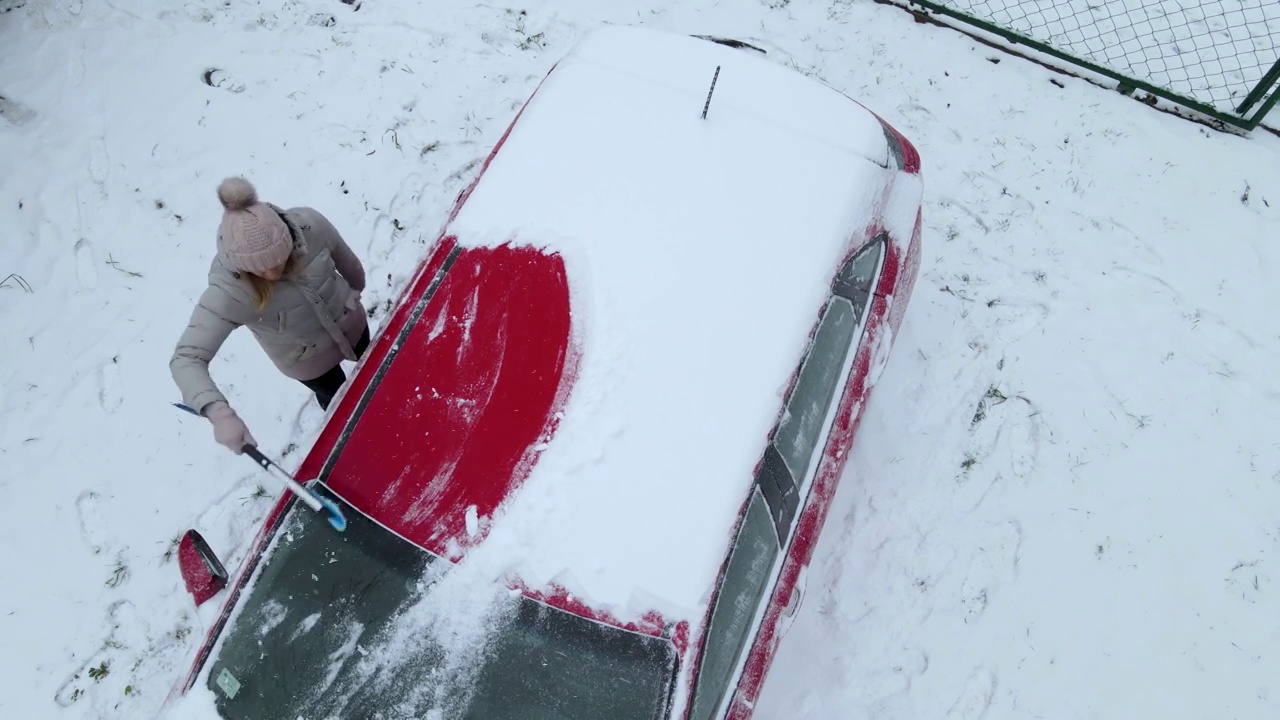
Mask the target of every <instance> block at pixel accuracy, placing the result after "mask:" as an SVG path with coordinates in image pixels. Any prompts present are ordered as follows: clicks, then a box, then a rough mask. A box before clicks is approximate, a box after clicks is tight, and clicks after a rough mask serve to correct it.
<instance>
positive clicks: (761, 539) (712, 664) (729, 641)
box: [689, 489, 778, 720]
mask: <svg viewBox="0 0 1280 720" xmlns="http://www.w3.org/2000/svg"><path fill="white" fill-rule="evenodd" d="M777 557H778V536H777V535H776V534H775V532H774V524H773V519H772V518H771V517H770V515H769V509H768V507H767V506H766V505H765V501H764V497H763V496H762V495H761V494H760V491H759V489H756V490H755V491H753V492H752V494H751V502H750V503H749V504H748V506H747V512H746V514H745V515H744V516H743V519H742V525H741V527H740V528H739V531H738V537H737V540H736V542H735V543H734V546H733V552H732V553H731V554H730V555H729V565H728V567H726V568H725V573H724V581H723V583H722V584H721V585H720V593H719V595H718V596H717V597H716V601H715V609H714V610H712V613H711V625H710V626H709V627H708V628H707V634H706V642H705V645H704V646H703V652H702V664H701V666H700V669H699V671H698V685H697V688H696V689H695V690H694V695H693V714H692V715H690V716H689V717H690V720H708V719H709V718H711V717H713V716H714V715H715V712H716V710H718V709H719V707H720V703H721V701H722V700H723V699H724V694H725V691H726V690H727V689H728V686H729V681H730V680H732V679H733V675H734V672H735V671H736V670H737V668H738V661H739V659H740V657H741V655H742V650H743V647H744V646H745V645H746V642H747V637H748V636H749V635H750V634H751V627H752V624H753V623H754V621H755V616H756V610H757V608H758V607H759V605H760V598H761V596H762V595H763V594H764V590H765V586H766V585H768V583H769V576H770V575H771V574H772V572H773V563H774V560H776V559H777Z"/></svg>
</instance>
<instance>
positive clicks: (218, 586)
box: [178, 530, 228, 607]
mask: <svg viewBox="0 0 1280 720" xmlns="http://www.w3.org/2000/svg"><path fill="white" fill-rule="evenodd" d="M178 567H179V568H180V569H181V570H182V582H183V583H185V584H186V586H187V592H189V593H191V597H192V598H194V599H195V601H196V607H200V606H201V605H202V604H204V602H205V601H206V600H208V599H209V598H211V597H213V596H214V595H217V594H218V591H220V590H222V588H224V587H226V586H227V579H228V578H227V569H226V568H225V567H223V566H222V562H221V561H219V560H218V556H217V555H215V554H214V552H213V549H212V548H210V547H209V543H207V542H205V541H204V538H203V537H200V533H198V532H196V531H195V530H188V531H187V532H186V534H185V535H183V536H182V541H181V542H179V543H178Z"/></svg>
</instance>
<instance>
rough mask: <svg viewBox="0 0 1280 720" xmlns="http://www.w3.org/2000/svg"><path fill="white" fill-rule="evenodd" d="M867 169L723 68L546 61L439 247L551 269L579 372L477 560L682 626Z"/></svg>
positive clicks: (613, 53)
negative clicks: (465, 248)
mask: <svg viewBox="0 0 1280 720" xmlns="http://www.w3.org/2000/svg"><path fill="white" fill-rule="evenodd" d="M717 66H719V67H720V75H719V78H718V80H717V84H716V90H715V94H714V97H713V99H712V103H711V108H710V111H709V113H708V117H707V119H706V120H703V119H701V118H700V115H701V111H702V108H703V105H704V102H705V98H706V94H707V90H708V88H709V87H710V79H711V75H712V73H713V72H714V70H715V68H716V67H717ZM701 70H705V72H699V71H701ZM581 102H587V103H589V105H590V107H582V108H581V109H580V110H579V109H578V108H577V106H576V105H575V103H581ZM620 138H625V140H624V141H619V140H618V139H620ZM886 157H887V146H886V144H885V139H884V133H883V131H882V130H881V128H880V125H879V123H878V122H877V121H876V120H875V118H874V117H873V116H872V115H870V113H867V112H866V111H865V110H863V109H862V108H860V107H858V106H857V105H855V104H854V103H852V102H850V101H849V100H847V99H846V98H843V97H840V96H839V95H838V94H836V93H834V92H833V91H831V90H829V89H826V88H823V87H821V86H819V85H817V84H816V83H814V82H813V81H811V80H808V79H806V78H804V77H802V76H800V75H798V74H796V73H791V72H788V71H785V70H784V69H782V68H779V67H777V66H776V65H774V64H771V63H769V62H768V61H765V60H760V59H758V58H756V57H753V56H752V55H749V54H746V53H743V52H740V51H735V50H730V49H727V48H724V47H722V46H719V45H714V44H711V43H707V42H705V41H701V40H695V39H690V38H683V37H678V36H677V37H672V36H666V35H654V34H651V33H644V32H638V31H627V30H620V29H618V30H614V31H612V32H605V33H601V34H600V35H599V36H598V37H597V39H596V40H595V41H594V42H587V43H584V46H583V47H581V48H580V49H579V50H577V51H575V53H574V54H572V55H571V56H570V57H569V58H567V59H565V60H563V61H561V62H560V63H559V64H558V66H557V68H556V70H555V72H554V73H553V74H552V75H551V76H550V78H548V79H547V80H546V81H545V82H544V83H543V84H542V86H541V87H540V88H539V90H538V92H537V94H536V95H535V97H534V99H533V100H532V101H531V102H530V103H529V105H528V106H527V107H526V108H525V110H524V112H523V114H522V116H521V118H520V120H519V122H518V123H517V125H516V126H515V128H514V129H513V130H512V132H511V135H510V137H509V139H508V140H507V142H506V144H505V145H504V146H503V147H502V149H501V151H500V152H499V153H498V155H497V156H496V158H495V159H494V161H493V163H492V164H491V165H490V167H489V168H488V170H487V171H486V173H485V174H484V175H483V176H482V177H481V180H480V183H479V185H478V186H477V187H476V189H475V191H474V193H473V194H472V195H471V196H470V198H469V199H468V201H467V204H466V205H465V206H464V208H463V210H462V212H461V213H460V214H459V215H458V217H457V219H456V221H455V222H454V223H453V225H452V226H451V227H450V233H451V234H455V235H456V236H457V237H458V239H459V241H460V242H462V243H464V244H469V243H470V244H478V243H492V242H497V241H502V240H507V239H514V241H515V242H518V243H529V244H533V245H537V246H540V247H543V248H545V250H546V251H547V252H558V253H560V254H562V256H563V257H564V260H565V266H566V271H567V273H568V277H569V283H570V286H571V293H572V295H571V303H572V309H573V313H574V323H575V327H574V333H575V338H576V340H577V341H578V343H579V344H580V349H581V358H580V365H579V370H578V377H577V378H576V380H575V383H574V386H573V390H572V393H571V395H570V397H569V400H568V403H567V405H566V407H565V408H564V419H563V420H562V421H561V422H560V424H559V427H558V428H557V431H556V434H555V436H554V437H553V438H552V440H551V441H550V443H549V444H548V446H547V448H546V450H545V452H544V453H543V454H542V456H541V457H540V459H539V461H538V463H537V465H535V466H534V468H533V471H532V474H531V476H530V477H529V479H528V480H527V481H526V483H525V485H524V487H523V488H522V489H521V490H519V491H517V493H516V494H515V496H514V498H513V499H512V500H510V501H509V503H508V505H507V507H506V508H505V510H504V511H503V513H502V516H501V517H500V518H498V519H496V520H495V521H494V523H493V526H492V530H491V534H490V536H489V538H488V539H487V540H486V545H495V544H496V545H497V546H498V548H497V549H488V548H486V552H487V553H494V554H495V556H500V557H502V556H505V557H506V558H507V561H506V562H507V563H508V564H509V565H510V566H511V567H512V569H513V570H514V571H515V572H516V573H517V574H518V575H520V576H521V578H522V579H523V580H524V581H526V582H528V583H529V584H531V585H533V586H534V587H544V586H547V585H549V584H556V585H561V586H563V587H564V588H566V589H568V590H569V591H571V592H573V593H574V594H576V595H578V596H579V597H580V598H581V599H583V600H584V601H586V602H587V603H589V604H591V605H593V606H595V607H598V608H601V609H606V610H609V611H612V612H615V613H619V614H622V615H632V614H639V613H643V612H646V611H648V610H652V609H655V608H654V607H652V605H653V604H657V605H658V609H660V610H661V611H663V612H664V613H670V614H671V615H672V616H673V617H674V618H683V619H696V618H698V617H700V616H701V611H700V609H699V606H700V604H701V603H703V602H704V601H705V600H706V598H707V593H708V592H709V590H710V588H711V583H712V581H713V580H714V578H715V577H716V574H717V571H718V568H719V567H720V565H721V563H722V562H723V560H724V557H725V555H726V554H727V551H728V543H729V537H730V530H731V527H732V525H733V523H734V522H735V520H736V518H737V514H738V511H739V508H740V507H741V504H742V502H743V501H744V499H745V498H746V495H747V490H748V488H749V487H750V483H751V480H752V468H753V467H754V465H755V463H756V462H757V461H758V460H759V457H760V455H761V453H762V452H763V449H764V444H765V439H766V435H767V433H768V430H769V428H770V426H771V425H772V423H773V422H774V420H775V418H776V417H777V413H778V411H779V408H780V406H781V397H780V391H781V389H782V387H783V386H784V385H785V383H786V381H787V378H788V377H789V376H790V375H791V373H792V372H794V370H795V368H796V366H797V365H798V363H799V360H800V357H801V353H802V351H803V349H804V346H805V343H806V341H807V337H808V333H809V331H810V328H811V327H812V326H813V324H814V323H815V322H816V320H817V318H818V316H819V313H820V310H821V307H822V301H823V298H824V297H825V294H826V292H827V286H828V283H829V281H830V278H831V277H832V276H833V275H834V273H835V270H836V268H837V267H838V265H839V263H840V261H841V259H842V257H843V255H844V253H846V252H847V251H848V250H849V249H850V244H851V243H853V242H858V241H860V240H862V239H863V238H862V237H861V233H863V232H864V228H865V227H866V226H867V225H868V223H869V222H870V220H871V218H872V213H873V210H874V208H875V207H876V205H877V203H878V202H879V203H882V202H883V194H884V187H883V186H884V183H885V181H886V180H887V179H888V178H889V177H890V174H889V173H888V172H887V171H885V170H884V169H883V168H882V167H881V166H880V165H879V164H877V163H882V162H884V161H885V158H886ZM910 220H911V221H913V220H914V215H912V216H911V218H910ZM899 224H902V223H901V222H900V223H899ZM906 230H907V233H908V234H907V237H908V238H909V232H910V226H909V225H907V228H906Z"/></svg>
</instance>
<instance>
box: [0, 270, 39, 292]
mask: <svg viewBox="0 0 1280 720" xmlns="http://www.w3.org/2000/svg"><path fill="white" fill-rule="evenodd" d="M10 281H12V282H13V283H14V284H15V285H17V286H18V287H20V288H22V289H23V290H26V291H27V292H29V293H34V292H35V291H34V290H32V289H31V285H29V284H27V281H26V280H25V279H24V278H23V277H22V276H21V275H19V274H17V273H9V276H8V277H6V278H5V279H3V280H0V287H7V286H8V284H9V282H10Z"/></svg>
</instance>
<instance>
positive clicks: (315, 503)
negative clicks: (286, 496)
mask: <svg viewBox="0 0 1280 720" xmlns="http://www.w3.org/2000/svg"><path fill="white" fill-rule="evenodd" d="M173 406H174V407H176V408H178V409H179V410H185V411H187V412H189V413H191V414H192V415H195V416H197V417H203V416H202V415H200V413H198V412H196V411H195V410H192V409H191V408H189V407H187V406H186V405H183V404H182V403H174V404H173ZM240 452H242V453H244V454H245V455H248V456H249V457H250V458H251V459H252V460H253V461H254V462H255V463H257V464H258V466H259V467H261V468H262V469H263V470H266V471H267V472H268V473H270V472H271V471H272V470H275V472H276V477H278V478H279V479H280V480H281V481H282V482H284V484H285V487H287V488H289V491H290V492H292V493H293V494H294V495H296V496H297V497H298V499H299V500H301V501H302V502H304V503H306V505H307V507H309V508H311V509H312V510H315V511H316V512H318V513H323V514H324V515H325V518H326V519H327V520H328V521H329V524H330V525H331V526H333V529H334V530H337V531H338V532H342V531H343V530H346V529H347V519H346V518H345V517H343V515H342V511H341V510H339V509H338V506H337V504H336V503H334V502H333V501H332V500H330V499H329V498H326V497H321V496H319V495H317V494H315V493H313V492H311V491H310V490H308V489H307V488H306V487H304V486H303V485H302V483H299V482H298V481H297V480H296V479H294V477H293V476H292V475H290V474H289V473H288V472H286V471H285V469H284V468H282V467H280V466H279V465H277V464H276V463H274V462H272V461H271V458H269V457H267V456H266V455H263V454H262V453H261V452H260V451H259V450H258V448H256V447H254V446H252V445H245V446H244V447H243V448H241V449H240Z"/></svg>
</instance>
